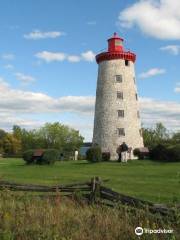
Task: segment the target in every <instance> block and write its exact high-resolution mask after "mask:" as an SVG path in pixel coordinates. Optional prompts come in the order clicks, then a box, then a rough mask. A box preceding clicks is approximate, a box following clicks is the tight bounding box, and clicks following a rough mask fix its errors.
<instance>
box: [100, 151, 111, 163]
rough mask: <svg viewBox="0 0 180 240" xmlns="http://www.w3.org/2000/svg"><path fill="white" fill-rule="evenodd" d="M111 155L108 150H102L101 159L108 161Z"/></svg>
mask: <svg viewBox="0 0 180 240" xmlns="http://www.w3.org/2000/svg"><path fill="white" fill-rule="evenodd" d="M110 157H111V154H110V152H103V153H102V161H109V160H110Z"/></svg>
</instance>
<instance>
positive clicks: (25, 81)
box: [15, 72, 36, 85]
mask: <svg viewBox="0 0 180 240" xmlns="http://www.w3.org/2000/svg"><path fill="white" fill-rule="evenodd" d="M15 76H16V78H17V79H18V80H19V81H21V83H23V84H25V85H26V84H29V83H32V82H34V81H35V80H36V79H35V78H34V77H32V76H30V75H25V74H24V73H20V72H17V73H15Z"/></svg>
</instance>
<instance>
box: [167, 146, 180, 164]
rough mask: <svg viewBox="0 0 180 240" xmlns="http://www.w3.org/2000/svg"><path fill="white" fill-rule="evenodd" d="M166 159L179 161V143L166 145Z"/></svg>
mask: <svg viewBox="0 0 180 240" xmlns="http://www.w3.org/2000/svg"><path fill="white" fill-rule="evenodd" d="M167 149H168V159H169V161H173V162H180V144H176V145H173V146H168V147H167Z"/></svg>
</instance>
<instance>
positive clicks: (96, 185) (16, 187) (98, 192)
mask: <svg viewBox="0 0 180 240" xmlns="http://www.w3.org/2000/svg"><path fill="white" fill-rule="evenodd" d="M106 181H108V180H104V181H102V180H101V179H100V178H99V177H94V178H92V179H91V181H89V182H84V183H82V182H81V183H74V184H66V185H55V186H44V185H33V184H19V183H12V182H7V181H0V190H3V189H9V190H12V191H25V192H26V191H29V192H41V193H42V192H44V193H57V192H60V193H61V194H62V195H65V196H73V195H74V194H75V193H77V192H78V193H79V192H80V193H81V196H83V197H86V199H87V200H88V202H89V203H95V204H104V205H107V206H111V207H114V206H117V204H119V203H121V204H123V205H129V206H131V207H135V208H140V209H142V208H144V209H145V208H146V209H147V208H148V209H149V211H150V212H151V213H159V214H161V215H172V214H173V210H172V209H169V208H168V207H167V206H165V205H162V204H154V203H152V202H149V201H144V200H141V199H138V198H134V197H130V196H127V195H124V194H121V193H118V192H115V191H113V190H112V189H110V188H107V187H105V186H103V185H102V183H103V182H106Z"/></svg>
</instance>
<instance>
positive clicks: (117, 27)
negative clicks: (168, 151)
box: [0, 0, 180, 140]
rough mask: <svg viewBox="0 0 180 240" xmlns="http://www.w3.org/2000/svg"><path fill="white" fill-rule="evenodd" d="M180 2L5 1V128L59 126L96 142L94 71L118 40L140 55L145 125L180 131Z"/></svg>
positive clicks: (1, 48) (1, 30)
mask: <svg viewBox="0 0 180 240" xmlns="http://www.w3.org/2000/svg"><path fill="white" fill-rule="evenodd" d="M178 9H180V2H179V1H178V0H171V1H170V0H161V1H158V0H147V1H146V0H142V1H130V0H128V1H117V0H115V1H112V0H106V1H102V0H98V1H95V0H92V1H83V0H77V1H73V0H66V1H64V0H61V1H59V0H53V1H50V0H38V1H37V0H29V1H23V0H1V1H0V36H1V40H0V43H1V45H0V128H4V129H7V130H9V129H11V128H12V125H13V124H19V125H21V126H22V127H26V128H34V127H39V126H41V125H42V124H43V123H44V122H46V121H50V122H54V121H60V122H61V123H64V124H69V125H70V126H72V127H74V128H76V129H79V130H80V132H81V134H82V135H83V136H84V137H85V139H86V140H91V138H92V127H93V114H94V100H95V92H96V80H97V68H98V66H97V64H96V62H95V61H94V56H95V55H96V54H97V53H99V52H100V51H102V50H103V49H105V48H106V47H107V42H106V40H107V39H108V38H109V37H110V36H111V35H112V34H113V32H118V34H119V35H120V36H121V37H123V38H124V39H125V42H124V45H125V48H126V49H131V50H132V51H133V52H135V53H136V54H137V61H136V76H137V84H138V92H139V96H140V106H141V118H142V122H143V125H145V126H153V125H154V124H155V123H156V122H159V121H161V122H163V123H164V124H165V125H166V127H168V129H169V130H170V131H177V130H179V129H180V13H179V11H178Z"/></svg>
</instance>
